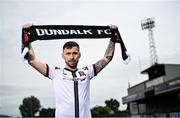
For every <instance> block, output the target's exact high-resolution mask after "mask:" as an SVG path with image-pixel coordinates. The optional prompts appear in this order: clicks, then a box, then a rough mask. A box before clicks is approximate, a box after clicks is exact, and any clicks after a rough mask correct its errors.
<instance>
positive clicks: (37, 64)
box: [28, 44, 48, 76]
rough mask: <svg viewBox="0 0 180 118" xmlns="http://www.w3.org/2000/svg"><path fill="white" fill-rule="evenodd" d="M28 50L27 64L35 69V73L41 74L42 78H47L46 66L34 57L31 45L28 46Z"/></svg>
mask: <svg viewBox="0 0 180 118" xmlns="http://www.w3.org/2000/svg"><path fill="white" fill-rule="evenodd" d="M28 49H29V58H28V63H29V64H30V65H31V66H32V67H33V68H35V69H36V70H37V71H39V72H40V73H41V74H43V75H44V76H47V68H48V67H47V65H46V63H44V62H41V61H39V60H37V59H36V57H35V53H34V50H33V48H32V46H31V44H29V46H28Z"/></svg>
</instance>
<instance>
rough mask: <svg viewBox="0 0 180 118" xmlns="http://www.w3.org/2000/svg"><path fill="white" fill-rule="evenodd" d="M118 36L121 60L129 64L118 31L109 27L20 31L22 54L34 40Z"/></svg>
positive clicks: (39, 27) (45, 27)
mask: <svg viewBox="0 0 180 118" xmlns="http://www.w3.org/2000/svg"><path fill="white" fill-rule="evenodd" d="M114 33H117V34H118V37H119V43H120V45H121V51H122V58H123V60H124V62H125V63H128V62H129V59H130V57H129V55H128V54H127V50H126V47H125V45H124V42H123V40H122V38H121V36H120V33H119V31H118V29H117V30H116V31H112V29H110V27H109V26H86V25H33V26H31V27H30V28H25V29H22V52H23V50H24V48H25V47H27V46H28V44H30V43H32V42H33V41H36V40H57V39H87V38H89V39H104V38H112V37H113V36H114Z"/></svg>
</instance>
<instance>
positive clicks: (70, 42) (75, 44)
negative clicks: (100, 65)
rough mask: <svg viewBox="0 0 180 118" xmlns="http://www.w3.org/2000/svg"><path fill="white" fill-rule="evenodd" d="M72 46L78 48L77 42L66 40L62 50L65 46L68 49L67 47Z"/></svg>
mask: <svg viewBox="0 0 180 118" xmlns="http://www.w3.org/2000/svg"><path fill="white" fill-rule="evenodd" d="M72 47H77V48H78V49H79V44H78V43H76V42H75V41H68V42H66V43H65V44H64V46H63V50H64V49H65V48H67V49H69V48H72Z"/></svg>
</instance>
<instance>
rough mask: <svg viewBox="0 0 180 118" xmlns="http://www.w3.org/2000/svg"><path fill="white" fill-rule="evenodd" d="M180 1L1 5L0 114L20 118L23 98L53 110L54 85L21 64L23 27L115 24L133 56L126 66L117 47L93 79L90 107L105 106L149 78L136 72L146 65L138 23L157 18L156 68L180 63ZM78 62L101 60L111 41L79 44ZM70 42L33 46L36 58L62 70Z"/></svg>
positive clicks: (21, 0) (18, 1) (23, 0)
mask: <svg viewBox="0 0 180 118" xmlns="http://www.w3.org/2000/svg"><path fill="white" fill-rule="evenodd" d="M179 12H180V1H179V0H91V1H90V0H66V1H65V0H1V1H0V41H1V43H0V114H7V115H11V116H20V112H19V109H18V107H19V105H20V104H22V100H23V98H25V97H29V96H31V95H33V96H36V97H37V98H38V99H39V100H40V102H41V105H42V107H45V108H48V107H51V108H54V106H55V101H54V99H55V98H54V92H53V86H52V82H51V80H49V79H46V78H45V77H44V76H43V75H41V74H40V73H38V72H37V71H36V70H35V69H33V68H32V67H31V66H29V65H27V64H24V63H23V62H22V59H21V30H22V25H23V24H26V23H33V24H34V25H110V24H114V25H117V26H118V28H119V30H120V33H121V35H122V38H123V41H124V43H125V45H126V48H127V50H128V53H129V54H130V55H131V62H130V63H129V64H128V65H125V64H124V63H123V61H122V58H121V49H120V47H119V45H118V44H117V45H116V50H115V54H114V58H113V60H112V61H111V63H110V64H109V65H107V66H106V68H105V69H104V70H102V72H101V73H99V75H98V76H97V77H95V78H94V79H92V80H91V96H90V99H91V107H94V106H96V105H104V101H105V100H107V99H110V98H114V99H117V100H118V101H119V102H120V110H124V109H126V105H123V104H122V97H124V96H126V95H127V88H128V84H130V86H133V85H136V84H138V83H140V82H143V81H145V80H147V79H148V77H147V75H142V74H141V73H140V72H141V71H143V70H145V69H146V68H148V67H149V66H150V55H149V40H148V32H147V31H142V29H141V21H142V20H144V19H146V18H152V17H154V18H155V28H153V34H154V35H153V36H154V40H155V46H156V51H157V55H158V63H162V64H180V40H179V39H180V22H179V21H180V14H179ZM73 40H74V41H76V42H78V43H79V45H80V48H81V59H80V62H79V65H78V67H84V66H85V65H90V64H93V63H95V62H97V61H98V60H99V59H101V58H102V57H103V55H104V53H105V50H106V47H107V45H108V42H109V39H106V40H98V39H97V40H95V39H88V40H82V39H81V40H80V39H73ZM66 41H69V39H66V40H61V41H58V40H54V41H35V42H33V43H32V46H33V48H34V50H35V53H36V57H37V58H38V59H40V60H42V61H44V62H46V63H48V64H50V65H57V66H60V67H64V66H65V64H64V60H63V59H62V58H61V56H60V55H61V52H62V46H63V44H64V43H65V42H66Z"/></svg>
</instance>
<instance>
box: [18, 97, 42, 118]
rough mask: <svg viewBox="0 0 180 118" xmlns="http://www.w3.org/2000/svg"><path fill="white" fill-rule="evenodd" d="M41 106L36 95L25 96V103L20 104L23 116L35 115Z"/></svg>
mask: <svg viewBox="0 0 180 118" xmlns="http://www.w3.org/2000/svg"><path fill="white" fill-rule="evenodd" d="M40 108H41V104H40V101H39V99H38V98H36V97H34V96H30V97H25V98H24V99H23V103H22V104H21V105H20V106H19V110H20V113H21V115H22V117H34V116H35V114H36V113H37V112H38V111H39V110H40Z"/></svg>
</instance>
